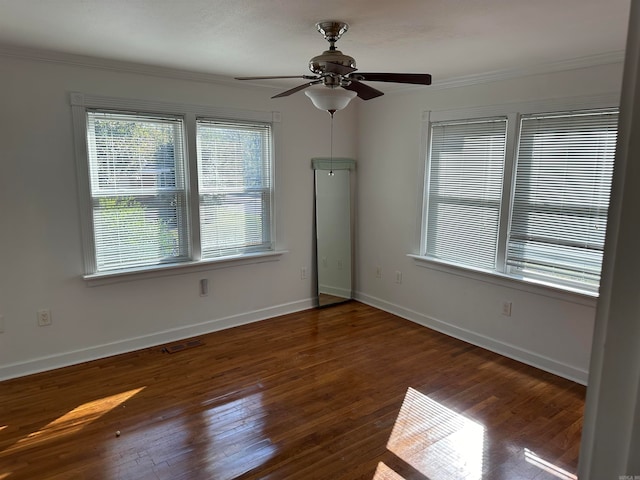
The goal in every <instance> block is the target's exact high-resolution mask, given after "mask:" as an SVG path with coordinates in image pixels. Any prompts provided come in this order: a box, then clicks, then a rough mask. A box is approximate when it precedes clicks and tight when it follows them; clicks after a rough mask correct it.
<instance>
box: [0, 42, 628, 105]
mask: <svg viewBox="0 0 640 480" xmlns="http://www.w3.org/2000/svg"><path fill="white" fill-rule="evenodd" d="M0 56H5V57H15V58H25V59H30V60H39V61H43V62H52V63H60V64H66V65H74V66H80V67H92V68H101V69H105V70H112V71H118V72H127V73H136V74H142V75H152V76H156V77H167V78H175V79H179V80H191V81H196V82H204V83H214V84H218V85H226V86H235V87H238V86H239V84H238V82H237V81H236V80H234V79H232V78H230V77H225V76H222V75H215V74H211V73H205V72H196V71H190V70H180V69H176V68H170V67H162V66H157V65H147V64H141V63H134V62H125V61H120V60H111V59H106V58H99V57H90V56H86V55H76V54H71V53H62V52H56V51H52V50H39V49H31V48H25V47H16V46H7V45H0ZM623 63H624V50H618V51H613V52H607V53H601V54H596V55H588V56H583V57H578V58H570V59H566V60H561V61H556V62H547V63H541V64H537V65H532V66H527V67H522V68H512V69H505V70H495V71H491V72H483V73H478V74H472V75H462V76H458V77H450V78H444V79H442V80H437V79H436V80H435V81H434V83H433V84H432V85H431V86H430V87H429V90H439V89H448V88H457V87H466V86H470V85H478V84H483V83H491V82H497V81H501V80H509V79H513V78H519V77H528V76H532V75H541V74H548V73H555V72H562V71H569V70H577V69H581V68H589V67H596V66H601V65H610V64H620V66H621V68H622V65H623ZM251 86H253V87H260V88H265V89H270V90H274V89H276V88H278V87H275V86H273V85H265V84H259V83H251ZM422 89H424V86H407V87H404V88H397V89H392V90H390V91H388V92H385V93H388V94H394V93H406V92H415V91H418V90H422Z"/></svg>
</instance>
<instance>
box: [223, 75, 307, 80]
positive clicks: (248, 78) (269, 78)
mask: <svg viewBox="0 0 640 480" xmlns="http://www.w3.org/2000/svg"><path fill="white" fill-rule="evenodd" d="M279 78H305V79H307V80H316V79H317V78H318V77H317V76H316V75H285V76H275V77H235V79H236V80H274V79H279Z"/></svg>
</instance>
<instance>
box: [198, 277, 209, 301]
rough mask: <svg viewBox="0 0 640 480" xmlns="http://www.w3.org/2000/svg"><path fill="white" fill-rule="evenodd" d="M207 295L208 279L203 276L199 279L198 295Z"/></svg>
mask: <svg viewBox="0 0 640 480" xmlns="http://www.w3.org/2000/svg"><path fill="white" fill-rule="evenodd" d="M207 295H209V280H208V279H207V278H203V279H201V280H200V296H201V297H206V296H207Z"/></svg>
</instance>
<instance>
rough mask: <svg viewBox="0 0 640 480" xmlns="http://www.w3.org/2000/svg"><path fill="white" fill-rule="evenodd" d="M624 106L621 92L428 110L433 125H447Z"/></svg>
mask: <svg viewBox="0 0 640 480" xmlns="http://www.w3.org/2000/svg"><path fill="white" fill-rule="evenodd" d="M619 105H620V93H617V92H608V93H602V94H597V95H577V96H574V97H559V98H544V99H539V100H532V101H530V102H511V103H501V104H496V105H483V106H479V107H463V108H452V109H447V110H431V111H425V112H424V113H423V120H424V116H426V115H427V114H428V115H429V116H430V118H429V120H430V122H432V123H433V122H446V121H450V120H471V119H475V118H485V117H498V116H508V115H509V114H513V113H518V114H522V115H526V114H534V113H547V112H567V111H573V110H596V109H600V108H616V107H618V106H619Z"/></svg>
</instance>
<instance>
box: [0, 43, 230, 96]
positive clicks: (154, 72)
mask: <svg viewBox="0 0 640 480" xmlns="http://www.w3.org/2000/svg"><path fill="white" fill-rule="evenodd" d="M0 56H4V57H14V58H23V59H27V60H37V61H41V62H50V63H59V64H64V65H72V66H77V67H91V68H100V69H103V70H112V71H117V72H125V73H134V74H141V75H151V76H155V77H165V78H174V79H178V80H191V81H196V82H203V83H214V84H218V85H227V86H235V87H237V86H238V82H237V81H236V80H234V79H232V78H230V77H225V76H222V75H215V74H212V73H205V72H196V71H190V70H180V69H177V68H170V67H162V66H158V65H148V64H143V63H135V62H126V61H121V60H111V59H106V58H100V57H90V56H87V55H77V54H72V53H63V52H56V51H53V50H40V49H31V48H25V47H15V46H6V45H0Z"/></svg>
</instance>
